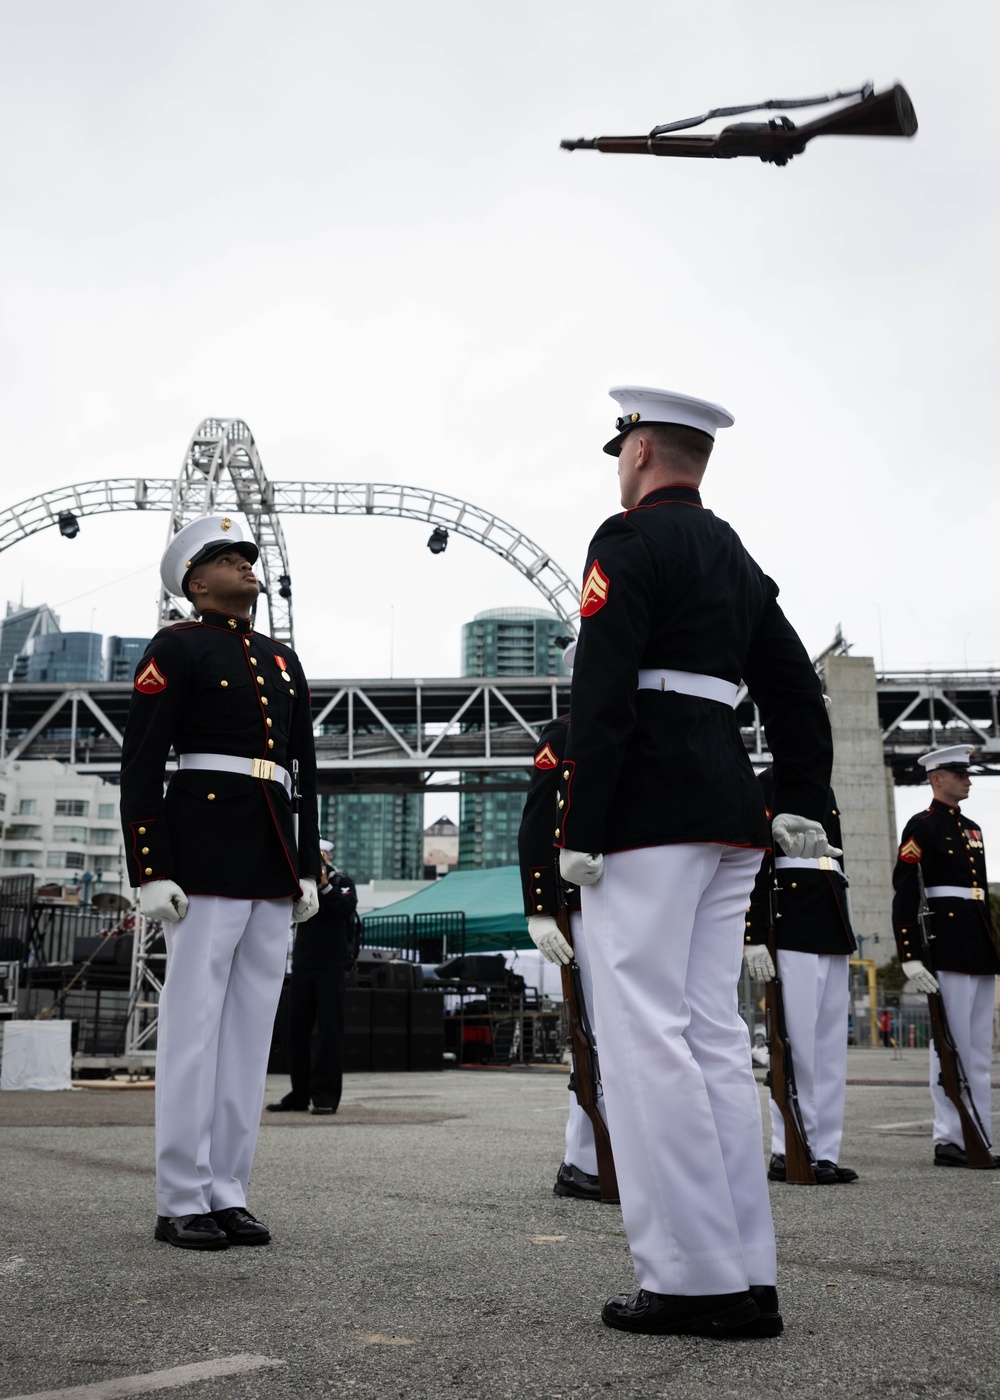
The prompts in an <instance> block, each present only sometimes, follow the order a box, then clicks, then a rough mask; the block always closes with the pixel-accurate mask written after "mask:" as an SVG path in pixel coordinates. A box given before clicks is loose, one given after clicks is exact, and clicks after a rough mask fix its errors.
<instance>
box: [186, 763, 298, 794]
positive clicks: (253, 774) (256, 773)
mask: <svg viewBox="0 0 1000 1400" xmlns="http://www.w3.org/2000/svg"><path fill="white" fill-rule="evenodd" d="M180 767H181V768H196V769H199V768H200V769H202V770H205V771H208V772H214V773H242V774H243V776H244V777H247V778H266V779H268V780H269V781H271V782H274V783H281V784H282V786H283V787H284V789H285V791H286V792H287V793H288V796H289V797H291V795H292V775H291V774H290V773H289V771H288V769H287V768H282V766H281V764H280V763H272V762H271V760H270V759H269V758H237V757H236V756H235V755H234V754H231V753H182V754H181V756H180Z"/></svg>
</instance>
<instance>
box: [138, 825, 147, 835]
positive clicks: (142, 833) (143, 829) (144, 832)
mask: <svg viewBox="0 0 1000 1400" xmlns="http://www.w3.org/2000/svg"><path fill="white" fill-rule="evenodd" d="M145 834H146V828H145V827H144V826H140V827H139V835H140V836H145Z"/></svg>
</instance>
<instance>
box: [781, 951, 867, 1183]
mask: <svg viewBox="0 0 1000 1400" xmlns="http://www.w3.org/2000/svg"><path fill="white" fill-rule="evenodd" d="M778 976H779V977H780V978H781V983H782V992H783V993H784V1003H785V1025H786V1026H787V1029H788V1039H789V1040H790V1041H791V1045H792V1068H793V1069H794V1071H795V1088H796V1090H797V1092H798V1096H799V1108H800V1109H801V1110H802V1124H803V1126H804V1128H805V1130H806V1137H807V1138H808V1139H809V1146H810V1147H811V1148H812V1152H813V1160H814V1161H817V1162H838V1161H839V1160H840V1139H841V1138H842V1137H843V1135H844V1097H845V1094H846V1093H847V1016H848V1008H849V1002H850V987H849V959H848V958H847V957H845V956H843V955H842V954H827V953H792V952H787V951H786V950H785V949H784V948H779V949H778ZM771 1151H772V1152H778V1153H780V1154H781V1155H782V1156H783V1155H784V1152H785V1120H784V1119H783V1118H782V1116H781V1110H780V1109H779V1108H778V1105H777V1104H776V1103H775V1102H774V1100H773V1099H772V1100H771Z"/></svg>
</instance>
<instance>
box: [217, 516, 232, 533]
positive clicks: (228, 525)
mask: <svg viewBox="0 0 1000 1400" xmlns="http://www.w3.org/2000/svg"><path fill="white" fill-rule="evenodd" d="M219 528H220V529H222V530H231V529H232V528H233V522H232V521H231V520H230V518H229V516H228V515H226V516H224V517H223V520H222V524H221V526H220V527H219Z"/></svg>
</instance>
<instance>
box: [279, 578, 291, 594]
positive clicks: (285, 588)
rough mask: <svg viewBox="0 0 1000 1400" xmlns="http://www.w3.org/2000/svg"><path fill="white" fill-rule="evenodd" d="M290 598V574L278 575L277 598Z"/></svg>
mask: <svg viewBox="0 0 1000 1400" xmlns="http://www.w3.org/2000/svg"><path fill="white" fill-rule="evenodd" d="M291 596H292V578H291V575H290V574H280V575H279V577H278V597H279V598H290V597H291Z"/></svg>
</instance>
